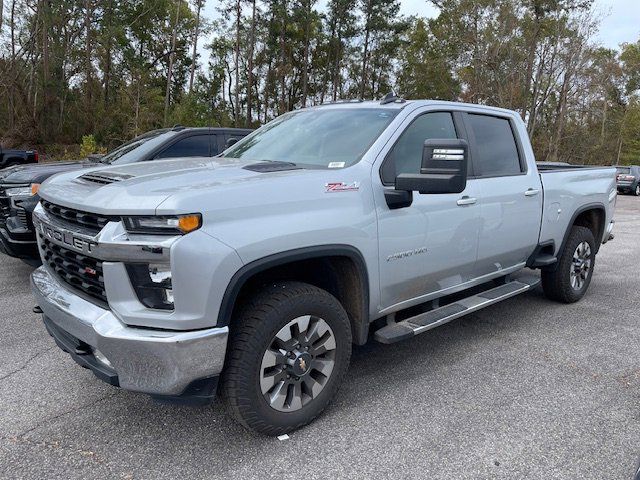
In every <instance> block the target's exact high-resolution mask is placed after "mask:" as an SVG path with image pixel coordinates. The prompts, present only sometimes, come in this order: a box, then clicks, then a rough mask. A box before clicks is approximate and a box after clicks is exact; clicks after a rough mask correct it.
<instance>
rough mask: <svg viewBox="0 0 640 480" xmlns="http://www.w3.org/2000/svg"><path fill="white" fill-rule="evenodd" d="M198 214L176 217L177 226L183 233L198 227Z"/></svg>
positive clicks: (199, 219) (199, 218)
mask: <svg viewBox="0 0 640 480" xmlns="http://www.w3.org/2000/svg"><path fill="white" fill-rule="evenodd" d="M200 221H201V217H200V215H184V216H181V217H178V228H179V229H180V231H181V232H183V233H189V232H193V231H194V230H197V229H199V228H200Z"/></svg>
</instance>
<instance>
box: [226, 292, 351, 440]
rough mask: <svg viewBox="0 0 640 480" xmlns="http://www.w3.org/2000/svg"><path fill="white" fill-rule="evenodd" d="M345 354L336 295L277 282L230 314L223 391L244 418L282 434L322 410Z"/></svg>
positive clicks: (347, 345)
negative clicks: (236, 311) (230, 323)
mask: <svg viewBox="0 0 640 480" xmlns="http://www.w3.org/2000/svg"><path fill="white" fill-rule="evenodd" d="M350 357H351V327H350V324H349V317H348V316H347V313H346V312H345V310H344V308H343V307H342V305H341V304H340V303H339V302H338V300H337V299H336V298H335V297H333V296H332V295H330V294H329V293H327V292H326V291H324V290H321V289H319V288H317V287H314V286H312V285H308V284H305V283H300V282H282V283H277V284H274V285H272V286H270V287H267V288H265V290H264V291H263V292H261V293H259V294H257V295H255V296H254V297H253V298H251V299H250V300H249V301H248V302H247V303H246V304H245V305H244V306H243V308H241V311H240V313H239V315H238V316H237V318H235V319H234V322H233V323H232V325H231V338H230V346H229V352H228V354H227V360H226V365H225V370H224V373H223V379H222V392H221V393H222V396H223V398H224V399H225V400H226V402H227V404H228V405H229V407H230V408H229V410H230V411H231V414H232V415H233V417H234V418H235V419H236V420H238V421H239V422H240V423H241V424H242V425H244V426H245V427H247V428H250V429H252V430H256V431H257V432H260V433H263V434H266V435H280V434H283V433H287V432H290V431H293V430H295V429H297V428H299V427H301V426H303V425H306V424H307V423H309V422H311V421H312V420H313V419H314V418H315V417H316V416H318V415H319V414H320V413H321V412H322V411H323V410H324V408H325V407H326V406H327V404H328V403H329V401H330V400H331V398H332V397H333V396H334V394H335V393H336V391H337V390H338V387H339V385H340V383H341V382H342V378H343V377H344V375H345V373H346V371H347V368H348V366H349V359H350Z"/></svg>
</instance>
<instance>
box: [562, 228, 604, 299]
mask: <svg viewBox="0 0 640 480" xmlns="http://www.w3.org/2000/svg"><path fill="white" fill-rule="evenodd" d="M582 242H587V243H588V244H589V247H590V248H591V257H590V260H591V267H590V268H589V273H588V275H587V278H586V279H585V282H584V285H582V288H580V290H576V289H574V288H573V287H572V286H571V268H572V266H573V254H574V252H575V251H576V248H578V245H580V244H581V243H582ZM595 243H596V242H595V239H594V238H593V233H592V232H591V230H589V229H588V228H586V227H573V231H572V232H571V234H570V235H569V238H568V240H567V244H566V245H565V248H564V252H563V254H562V258H561V259H560V265H559V266H558V267H559V268H560V269H561V270H560V273H561V275H562V281H561V283H562V285H563V289H564V290H565V292H564V294H565V296H566V299H567V300H568V301H569V302H577V301H578V300H580V299H581V298H582V297H583V296H584V295H585V293H586V292H587V290H588V289H589V285H590V284H591V278H592V277H593V270H594V267H595V262H596V255H595V251H596V246H595Z"/></svg>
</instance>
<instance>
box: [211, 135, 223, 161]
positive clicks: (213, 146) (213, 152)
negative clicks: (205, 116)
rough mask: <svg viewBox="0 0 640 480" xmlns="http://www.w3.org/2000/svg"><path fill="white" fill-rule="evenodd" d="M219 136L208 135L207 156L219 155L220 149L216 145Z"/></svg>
mask: <svg viewBox="0 0 640 480" xmlns="http://www.w3.org/2000/svg"><path fill="white" fill-rule="evenodd" d="M219 137H220V136H219V135H209V156H210V157H214V156H216V155H217V154H219V153H220V147H219V145H218V138H219Z"/></svg>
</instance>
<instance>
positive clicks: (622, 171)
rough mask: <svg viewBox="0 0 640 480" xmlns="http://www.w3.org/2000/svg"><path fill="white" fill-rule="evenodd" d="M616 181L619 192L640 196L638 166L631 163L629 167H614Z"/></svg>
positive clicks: (639, 168) (639, 171)
mask: <svg viewBox="0 0 640 480" xmlns="http://www.w3.org/2000/svg"><path fill="white" fill-rule="evenodd" d="M616 170H617V176H616V183H617V184H618V191H619V192H620V193H633V194H634V195H635V196H636V197H640V167H638V166H636V165H631V166H630V167H616Z"/></svg>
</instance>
